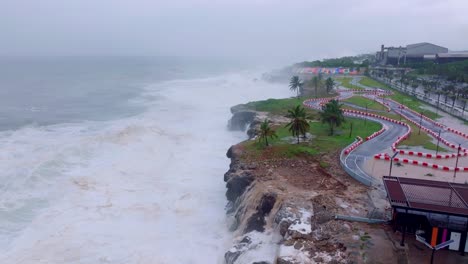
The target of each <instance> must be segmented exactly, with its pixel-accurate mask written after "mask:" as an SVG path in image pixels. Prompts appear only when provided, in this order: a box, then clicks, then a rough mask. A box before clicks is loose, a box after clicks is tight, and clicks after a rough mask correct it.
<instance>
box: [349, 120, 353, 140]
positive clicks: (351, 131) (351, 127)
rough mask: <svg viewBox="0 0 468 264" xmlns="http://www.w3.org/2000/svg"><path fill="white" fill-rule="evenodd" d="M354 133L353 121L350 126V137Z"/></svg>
mask: <svg viewBox="0 0 468 264" xmlns="http://www.w3.org/2000/svg"><path fill="white" fill-rule="evenodd" d="M352 134H353V122H351V126H350V128H349V137H350V138H351V135H352Z"/></svg>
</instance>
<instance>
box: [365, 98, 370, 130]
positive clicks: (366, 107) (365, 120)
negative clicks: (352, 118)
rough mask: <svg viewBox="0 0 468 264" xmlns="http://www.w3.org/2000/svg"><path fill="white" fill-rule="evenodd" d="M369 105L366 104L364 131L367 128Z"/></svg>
mask: <svg viewBox="0 0 468 264" xmlns="http://www.w3.org/2000/svg"><path fill="white" fill-rule="evenodd" d="M368 105H369V103H367V104H366V117H365V118H364V129H365V128H367V106H368Z"/></svg>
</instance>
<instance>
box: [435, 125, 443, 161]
mask: <svg viewBox="0 0 468 264" xmlns="http://www.w3.org/2000/svg"><path fill="white" fill-rule="evenodd" d="M440 132H442V129H439V136H438V137H437V149H436V155H437V154H439V142H440Z"/></svg>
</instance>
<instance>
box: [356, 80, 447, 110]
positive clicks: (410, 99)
mask: <svg viewBox="0 0 468 264" xmlns="http://www.w3.org/2000/svg"><path fill="white" fill-rule="evenodd" d="M359 83H360V84H362V85H365V86H368V87H377V88H382V89H391V88H390V87H389V86H388V85H386V84H384V83H381V82H378V81H376V80H374V79H371V78H369V77H363V78H362V79H361V80H360V81H359ZM392 91H393V95H391V96H389V98H391V99H393V100H395V101H397V102H399V103H400V104H403V105H405V106H407V107H408V108H410V109H412V110H414V111H416V112H419V113H420V112H421V111H424V115H425V116H427V117H429V118H431V119H437V118H440V117H441V116H440V115H438V114H436V113H434V112H432V111H429V110H426V109H424V108H423V103H422V102H421V101H420V100H419V99H417V98H416V97H414V96H411V95H407V94H403V93H401V92H399V91H396V90H394V89H392Z"/></svg>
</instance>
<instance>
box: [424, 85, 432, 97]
mask: <svg viewBox="0 0 468 264" xmlns="http://www.w3.org/2000/svg"><path fill="white" fill-rule="evenodd" d="M423 92H424V99H427V95H428V94H429V93H430V92H431V88H429V87H426V88H424V90H423Z"/></svg>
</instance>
